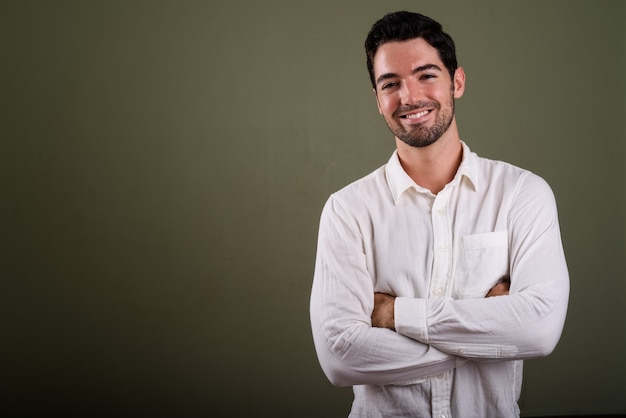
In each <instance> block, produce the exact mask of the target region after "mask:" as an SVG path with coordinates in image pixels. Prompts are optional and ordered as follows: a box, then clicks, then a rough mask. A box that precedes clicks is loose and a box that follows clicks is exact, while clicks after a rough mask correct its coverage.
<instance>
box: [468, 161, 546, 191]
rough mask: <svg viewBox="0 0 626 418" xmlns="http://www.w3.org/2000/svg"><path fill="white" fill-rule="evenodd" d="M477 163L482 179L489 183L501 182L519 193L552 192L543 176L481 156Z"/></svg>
mask: <svg viewBox="0 0 626 418" xmlns="http://www.w3.org/2000/svg"><path fill="white" fill-rule="evenodd" d="M476 161H477V165H478V167H479V171H480V172H481V177H482V178H484V180H485V181H486V182H487V183H491V182H500V183H501V184H502V185H504V186H507V187H514V188H515V189H516V191H518V192H519V191H522V190H534V191H541V190H543V191H549V190H550V186H549V185H548V183H547V182H546V181H545V180H544V179H543V178H542V177H541V176H539V175H538V174H536V173H533V172H532V171H530V170H528V169H525V168H522V167H519V166H516V165H514V164H511V163H508V162H505V161H500V160H492V159H489V158H485V157H479V156H477V157H476Z"/></svg>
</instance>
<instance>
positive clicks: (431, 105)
mask: <svg viewBox="0 0 626 418" xmlns="http://www.w3.org/2000/svg"><path fill="white" fill-rule="evenodd" d="M440 108H441V105H440V104H439V103H438V102H435V101H430V100H429V101H421V102H417V103H413V104H406V105H402V106H400V107H399V108H397V109H396V110H395V112H393V116H394V117H400V115H401V114H403V113H407V112H412V111H414V110H418V111H419V110H423V109H437V110H439V109H440Z"/></svg>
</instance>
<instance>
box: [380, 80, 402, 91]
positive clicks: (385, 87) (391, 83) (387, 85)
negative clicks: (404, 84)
mask: <svg viewBox="0 0 626 418" xmlns="http://www.w3.org/2000/svg"><path fill="white" fill-rule="evenodd" d="M397 85H398V82H397V81H391V82H389V83H385V84H383V85H382V86H381V87H380V89H381V90H388V89H390V88H393V87H396V86H397Z"/></svg>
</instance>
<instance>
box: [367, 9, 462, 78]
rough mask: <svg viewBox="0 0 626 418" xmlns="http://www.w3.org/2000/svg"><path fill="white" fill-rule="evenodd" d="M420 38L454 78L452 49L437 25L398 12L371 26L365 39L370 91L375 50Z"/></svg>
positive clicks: (409, 13) (453, 54)
mask: <svg viewBox="0 0 626 418" xmlns="http://www.w3.org/2000/svg"><path fill="white" fill-rule="evenodd" d="M414 38H422V39H424V40H425V41H426V42H428V44H429V45H430V46H432V47H433V48H435V49H436V50H437V52H438V53H439V58H440V59H441V61H442V62H443V65H445V67H446V69H447V70H448V72H449V73H450V77H452V78H454V72H455V71H456V69H457V62H456V49H455V46H454V41H453V40H452V38H451V37H450V35H448V34H447V33H445V32H444V31H443V28H442V26H441V24H440V23H439V22H437V21H435V20H433V19H431V18H430V17H428V16H424V15H422V14H419V13H412V12H407V11H400V12H394V13H389V14H387V15H385V16H384V17H383V18H382V19H380V20H379V21H378V22H376V23H374V25H372V28H371V29H370V31H369V33H368V34H367V38H366V39H365V54H366V55H367V70H368V71H369V73H370V80H371V82H372V87H374V89H376V81H375V80H374V56H375V55H376V52H377V51H378V48H379V47H380V46H381V45H383V44H385V43H387V42H392V41H408V40H410V39H414Z"/></svg>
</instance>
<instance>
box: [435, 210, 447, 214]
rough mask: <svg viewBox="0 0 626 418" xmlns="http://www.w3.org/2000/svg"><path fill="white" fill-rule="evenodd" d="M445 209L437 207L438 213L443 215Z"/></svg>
mask: <svg viewBox="0 0 626 418" xmlns="http://www.w3.org/2000/svg"><path fill="white" fill-rule="evenodd" d="M444 213H445V211H444V210H443V209H437V215H443V214H444Z"/></svg>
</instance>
